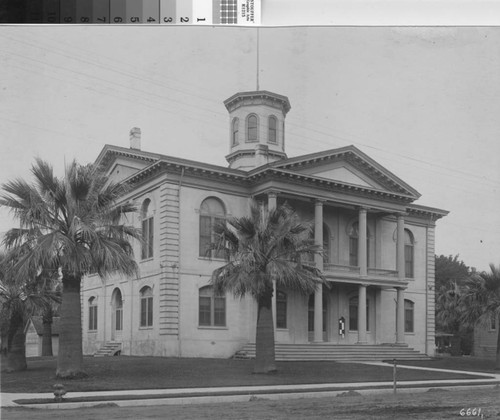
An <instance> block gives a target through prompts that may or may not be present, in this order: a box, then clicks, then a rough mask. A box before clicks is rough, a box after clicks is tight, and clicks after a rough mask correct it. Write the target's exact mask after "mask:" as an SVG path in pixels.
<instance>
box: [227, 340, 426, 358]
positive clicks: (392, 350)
mask: <svg viewBox="0 0 500 420" xmlns="http://www.w3.org/2000/svg"><path fill="white" fill-rule="evenodd" d="M275 357H276V361H280V362H284V361H326V360H331V361H343V362H361V361H364V362H375V361H382V360H392V359H397V360H430V357H429V356H427V355H426V354H422V353H420V352H418V351H416V350H414V349H412V348H410V347H407V346H401V345H395V344H380V345H349V344H329V343H305V344H279V343H278V344H276V345H275ZM234 358H236V359H254V358H255V343H248V344H247V345H245V346H244V347H243V348H242V349H241V350H239V351H238V352H236V354H235V355H234Z"/></svg>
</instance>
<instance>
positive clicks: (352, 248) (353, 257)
mask: <svg viewBox="0 0 500 420" xmlns="http://www.w3.org/2000/svg"><path fill="white" fill-rule="evenodd" d="M349 265H350V266H351V267H357V266H358V238H352V237H351V238H349Z"/></svg>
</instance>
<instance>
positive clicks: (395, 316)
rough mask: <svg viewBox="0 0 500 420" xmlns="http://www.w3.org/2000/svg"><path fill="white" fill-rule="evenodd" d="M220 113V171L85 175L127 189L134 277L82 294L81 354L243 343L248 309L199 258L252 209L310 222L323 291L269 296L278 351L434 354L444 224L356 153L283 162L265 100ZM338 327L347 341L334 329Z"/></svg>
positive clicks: (133, 169)
mask: <svg viewBox="0 0 500 420" xmlns="http://www.w3.org/2000/svg"><path fill="white" fill-rule="evenodd" d="M224 104H225V106H226V108H227V110H228V112H229V154H228V155H227V156H226V159H227V161H228V162H229V167H221V166H215V165H211V164H207V163H203V162H195V161H190V160H186V159H180V158H175V157H171V156H166V155H162V154H157V153H151V152H145V151H142V150H141V144H140V143H141V141H140V130H138V129H133V130H132V131H131V135H130V148H124V147H118V146H110V145H106V146H105V147H104V149H103V150H102V152H101V153H100V155H99V157H98V158H97V160H96V164H97V165H99V166H100V167H101V169H102V170H104V171H106V172H107V173H108V174H109V178H110V180H112V181H113V182H127V183H128V184H130V186H131V187H132V188H131V189H130V192H129V193H128V195H127V196H126V197H124V198H123V199H124V200H129V201H133V202H135V203H136V204H137V206H138V208H140V209H141V211H140V213H139V214H137V215H135V216H133V217H131V219H130V220H129V222H130V223H132V224H133V225H135V226H137V227H142V229H143V237H144V243H143V244H136V251H135V254H136V259H137V262H138V265H139V269H140V273H139V275H138V276H137V277H136V278H126V277H115V278H112V279H107V280H105V281H103V280H101V279H100V278H99V277H97V276H90V277H88V278H87V279H86V280H85V281H84V285H83V289H82V307H83V316H84V321H83V330H84V337H83V340H84V351H85V353H87V354H92V353H94V352H95V351H97V350H98V349H99V348H100V347H102V346H103V344H104V343H106V342H109V341H116V342H118V343H121V351H122V354H131V355H163V356H184V357H197V356H202V357H228V356H231V355H232V354H234V353H235V352H236V351H237V350H239V349H240V348H242V346H243V345H245V344H246V343H248V342H253V341H254V340H255V323H256V304H255V303H254V302H253V301H252V299H251V298H247V299H242V300H240V299H235V298H233V297H232V296H231V295H226V296H223V297H218V296H214V295H213V293H212V290H211V287H210V285H209V279H210V275H211V273H212V271H213V270H214V269H215V268H216V267H218V266H220V265H221V264H224V261H223V260H221V259H219V258H218V257H217V255H209V254H207V245H208V244H209V243H210V242H211V240H212V227H213V224H214V223H215V222H216V221H217V220H218V219H223V218H227V217H232V216H236V217H238V216H242V215H246V214H248V211H249V204H250V201H251V200H252V199H255V200H258V201H260V202H262V203H263V205H265V206H267V207H268V208H272V207H275V206H277V205H279V204H281V203H284V202H287V203H288V204H289V205H290V206H292V207H293V208H294V209H295V210H296V211H297V212H298V213H299V214H300V216H301V217H302V218H303V219H305V220H312V221H314V227H315V228H314V239H315V241H316V242H317V243H318V244H322V246H323V248H324V256H321V255H317V256H316V257H315V263H316V266H317V267H318V268H320V269H321V270H322V271H323V273H324V275H325V277H326V279H327V281H328V283H329V285H330V287H324V288H322V289H320V290H318V291H317V292H316V293H315V294H314V295H311V296H309V297H304V296H301V295H299V294H297V293H294V292H292V291H289V290H281V289H278V290H276V293H275V296H274V301H273V311H274V315H275V318H274V319H275V326H276V340H277V342H278V343H308V342H329V343H335V344H359V345H363V344H381V343H398V344H408V345H409V346H410V347H413V348H415V349H417V350H419V351H421V352H423V353H427V354H433V353H434V237H435V223H436V220H437V219H439V218H441V217H443V216H444V215H446V214H447V212H446V211H443V210H439V209H435V208H429V207H424V206H421V205H418V204H414V202H415V201H416V200H417V199H418V198H419V196H420V194H419V193H418V192H417V191H415V190H414V189H413V188H412V187H411V186H409V185H408V184H406V183H405V182H404V181H402V180H401V179H400V178H398V177H397V176H396V175H394V174H393V173H391V172H390V171H388V170H387V169H385V168H384V167H382V166H381V165H379V164H378V163H377V162H375V161H374V160H373V159H371V158H370V157H369V156H367V155H366V154H364V153H363V152H361V151H360V150H359V149H357V148H356V147H354V146H347V147H342V148H339V149H333V150H327V151H323V152H318V153H312V154H308V155H304V156H298V157H294V158H288V157H287V155H286V152H285V117H286V115H287V113H288V111H289V110H290V103H289V101H288V98H286V97H285V96H281V95H277V94H274V93H271V92H267V91H256V92H243V93H237V94H235V95H234V96H232V97H231V98H229V99H227V100H226V101H225V102H224ZM341 318H343V319H344V320H345V334H341V332H340V331H339V320H340V319H341Z"/></svg>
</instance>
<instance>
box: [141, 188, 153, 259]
mask: <svg viewBox="0 0 500 420" xmlns="http://www.w3.org/2000/svg"><path fill="white" fill-rule="evenodd" d="M151 207H152V206H151V200H150V199H149V198H148V199H146V200H144V202H143V203H142V208H141V217H142V244H141V258H142V259H143V260H145V259H148V258H153V245H154V218H153V212H152V208H151Z"/></svg>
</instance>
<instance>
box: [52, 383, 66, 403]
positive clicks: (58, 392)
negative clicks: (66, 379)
mask: <svg viewBox="0 0 500 420" xmlns="http://www.w3.org/2000/svg"><path fill="white" fill-rule="evenodd" d="M52 388H53V389H54V399H55V400H56V401H57V402H62V400H63V396H64V395H66V390H65V389H64V385H63V384H55V385H54V386H53V387H52Z"/></svg>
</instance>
